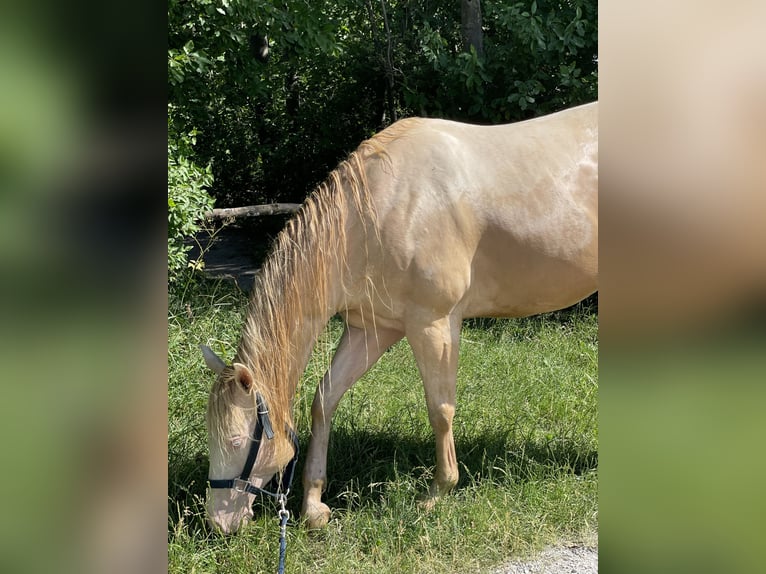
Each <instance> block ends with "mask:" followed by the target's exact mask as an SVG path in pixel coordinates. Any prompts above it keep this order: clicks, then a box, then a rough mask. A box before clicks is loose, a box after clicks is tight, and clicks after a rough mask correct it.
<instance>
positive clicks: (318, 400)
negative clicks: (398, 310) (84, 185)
mask: <svg viewBox="0 0 766 574" xmlns="http://www.w3.org/2000/svg"><path fill="white" fill-rule="evenodd" d="M403 336H404V334H403V333H401V332H399V331H394V330H390V329H380V328H378V329H377V331H376V330H372V329H370V330H365V329H359V328H357V327H352V326H350V325H349V326H347V327H346V330H345V332H344V333H343V336H342V337H341V340H340V344H339V345H338V350H337V351H336V352H335V356H334V357H333V359H332V363H331V364H330V368H329V369H328V371H327V373H325V375H324V377H323V378H322V382H321V383H320V384H319V388H317V392H316V395H314V402H313V403H312V405H311V441H310V442H309V448H308V453H307V455H306V466H305V469H304V471H303V490H304V495H303V506H302V509H301V514H302V515H303V519H304V520H305V522H306V525H307V526H308V527H309V528H322V527H324V526H325V525H326V524H327V522H328V520H329V519H330V507H329V506H327V505H326V504H324V503H323V502H322V492H323V491H324V488H325V486H326V484H327V445H328V442H329V439H330V425H331V422H332V416H333V414H334V413H335V409H336V408H337V407H338V403H339V402H340V399H341V397H342V396H343V394H344V393H345V392H346V391H347V390H348V389H350V388H351V386H352V385H353V384H354V383H355V382H356V381H357V380H358V379H359V378H360V377H361V376H362V375H363V374H364V373H366V372H367V370H368V369H369V368H370V367H371V366H372V365H373V364H375V362H376V361H377V360H378V359H379V358H380V356H381V355H382V354H383V353H384V352H385V350H386V349H388V348H389V347H390V346H391V345H393V344H394V343H396V342H397V341H399V340H400V339H401V338H402V337H403Z"/></svg>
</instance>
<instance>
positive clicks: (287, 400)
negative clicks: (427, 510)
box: [202, 102, 598, 533]
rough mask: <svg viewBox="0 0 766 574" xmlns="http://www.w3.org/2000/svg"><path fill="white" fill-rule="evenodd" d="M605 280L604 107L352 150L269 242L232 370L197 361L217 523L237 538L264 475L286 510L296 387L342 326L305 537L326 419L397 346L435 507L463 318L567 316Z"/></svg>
mask: <svg viewBox="0 0 766 574" xmlns="http://www.w3.org/2000/svg"><path fill="white" fill-rule="evenodd" d="M597 280H598V102H593V103H590V104H585V105H582V106H578V107H574V108H570V109H567V110H564V111H560V112H557V113H554V114H550V115H547V116H542V117H538V118H534V119H530V120H525V121H521V122H517V123H512V124H506V125H496V126H476V125H469V124H464V123H458V122H454V121H448V120H442V119H426V118H407V119H403V120H400V121H398V122H396V123H394V124H393V125H391V126H390V127H388V128H386V129H385V130H383V131H381V132H380V133H378V134H377V135H375V136H373V137H371V138H370V139H368V140H366V141H364V142H362V143H361V144H360V146H359V147H358V148H357V149H356V150H355V151H354V152H352V153H351V154H350V155H349V156H348V158H347V159H346V160H344V161H343V162H341V163H340V164H339V165H338V167H337V168H336V169H335V170H334V171H333V172H332V173H331V174H330V175H329V177H328V178H327V180H326V181H325V182H324V183H322V184H321V185H319V186H318V187H317V188H316V189H315V190H314V192H313V193H312V195H311V196H310V197H309V198H308V199H307V200H306V201H305V202H304V204H303V205H302V207H301V209H300V210H299V211H298V213H297V214H296V215H295V217H294V218H293V219H292V220H291V221H290V222H289V223H288V224H287V225H286V227H285V228H284V229H283V230H282V231H281V233H280V234H279V235H278V237H277V239H276V240H275V242H274V245H273V246H272V249H271V251H270V253H269V255H268V257H267V258H266V261H265V263H264V264H263V266H262V268H261V270H260V272H259V273H258V274H257V276H256V280H255V284H254V286H253V289H252V294H251V297H250V299H249V303H248V307H247V313H246V318H245V320H244V326H243V329H242V334H241V338H240V341H239V345H238V348H237V352H236V356H235V358H234V360H233V362H232V363H231V364H226V363H225V362H224V361H223V360H222V359H221V358H220V357H218V356H217V355H216V354H215V353H214V352H213V351H212V350H211V349H209V348H208V347H205V346H202V347H203V348H202V350H203V354H204V358H205V362H206V363H207V365H208V367H210V368H211V369H212V370H213V371H214V372H215V373H216V374H217V378H216V380H215V382H214V383H213V385H212V387H211V390H210V394H209V399H208V405H207V413H206V418H207V429H208V444H209V449H210V469H209V475H208V477H209V488H208V491H207V503H206V505H207V514H208V520H209V522H210V523H211V524H212V525H213V526H214V527H215V528H217V529H219V530H220V531H222V532H224V533H232V532H235V531H236V530H237V529H238V528H239V527H240V526H241V525H242V524H244V523H245V522H246V521H247V520H248V519H249V518H251V517H252V515H253V511H252V504H253V502H254V496H255V495H256V494H257V493H262V492H266V493H267V494H269V493H270V492H269V491H267V490H266V489H265V485H266V484H268V483H269V482H270V481H271V479H272V478H274V477H275V476H277V477H281V478H282V480H281V483H280V487H279V492H281V493H282V495H284V492H285V491H286V490H287V489H289V480H291V479H292V472H293V470H294V465H295V459H296V457H297V449H298V441H297V439H296V435H295V432H294V431H293V428H292V403H293V400H294V397H295V393H296V387H297V384H298V381H299V379H300V376H301V374H302V373H303V371H304V369H305V368H306V366H307V364H308V362H309V359H310V355H311V352H312V349H313V346H314V344H315V342H316V340H317V339H318V337H319V336H320V335H321V333H322V331H323V329H324V328H325V326H326V324H327V322H328V321H329V320H330V319H331V318H332V317H333V316H334V315H336V314H339V315H340V316H341V317H342V319H343V321H344V323H345V330H344V332H343V334H342V336H341V339H340V342H339V345H338V348H337V351H336V353H335V355H334V357H333V358H332V361H331V363H330V367H329V369H328V370H327V372H326V373H325V375H324V377H323V378H322V380H321V382H320V384H319V386H318V388H317V391H316V394H315V397H314V400H313V403H312V406H311V419H312V421H311V438H310V444H309V447H308V453H307V455H306V463H305V468H304V473H303V487H304V498H303V501H302V506H301V514H302V518H303V520H304V521H305V523H306V525H307V526H308V527H309V528H321V527H323V526H325V525H326V524H327V522H328V520H329V518H330V508H329V507H328V506H327V505H326V504H325V503H323V502H322V493H323V490H324V487H325V485H326V483H327V447H328V440H329V435H330V425H331V420H332V416H333V413H334V412H335V410H336V407H337V406H338V404H339V402H340V400H341V397H342V396H343V394H344V393H345V392H346V391H347V390H348V389H349V388H350V387H351V386H352V385H353V384H354V383H355V382H356V381H357V380H358V379H359V378H360V377H361V376H362V375H363V374H364V373H365V372H366V371H367V370H368V369H369V368H370V367H371V366H372V365H373V364H374V363H375V362H376V361H377V360H378V359H379V358H380V357H381V355H382V354H383V353H384V352H385V351H386V350H387V349H388V348H389V347H391V346H392V345H393V344H395V343H396V342H398V341H399V340H401V339H403V338H406V339H407V341H408V342H409V344H410V346H411V348H412V352H413V354H414V357H415V361H416V364H417V367H418V370H419V373H420V376H421V379H422V382H423V385H424V388H425V395H426V405H427V408H428V418H429V421H430V424H431V427H432V429H433V433H434V438H435V443H436V467H435V472H434V478H433V481H432V483H431V484H430V487H429V489H428V493H427V494H425V495H424V504H425V506H426V507H429V506H432V505H433V503H434V501H435V500H437V499H438V498H439V497H441V496H443V495H444V494H446V493H448V492H449V491H450V490H451V489H452V488H453V487H454V486H455V485H456V483H457V481H458V466H457V458H456V453H455V443H454V439H453V432H452V422H453V418H454V417H455V408H456V405H455V395H456V390H455V386H456V379H457V365H458V347H459V342H460V331H461V325H462V320H463V319H465V318H470V317H501V316H502V317H523V316H529V315H534V314H538V313H542V312H547V311H553V310H557V309H561V308H564V307H568V306H570V305H572V304H574V303H576V302H578V301H580V300H582V299H584V298H585V297H587V296H589V295H591V294H592V293H594V292H595V291H596V290H597ZM264 435H265V438H264ZM243 469H244V470H243ZM286 475H289V480H287V481H286V479H285V477H286ZM237 477H238V478H237ZM271 494H273V493H271Z"/></svg>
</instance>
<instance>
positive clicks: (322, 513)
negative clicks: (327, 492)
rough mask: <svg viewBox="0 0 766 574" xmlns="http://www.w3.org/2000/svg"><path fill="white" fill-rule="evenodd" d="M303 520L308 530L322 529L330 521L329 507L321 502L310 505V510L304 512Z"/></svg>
mask: <svg viewBox="0 0 766 574" xmlns="http://www.w3.org/2000/svg"><path fill="white" fill-rule="evenodd" d="M303 520H304V521H305V523H306V527H307V528H308V529H309V530H318V529H320V528H324V527H325V526H327V523H328V522H329V521H330V507H329V506H327V505H326V504H324V503H323V502H320V503H318V504H312V505H311V508H309V509H306V510H305V511H304V513H303Z"/></svg>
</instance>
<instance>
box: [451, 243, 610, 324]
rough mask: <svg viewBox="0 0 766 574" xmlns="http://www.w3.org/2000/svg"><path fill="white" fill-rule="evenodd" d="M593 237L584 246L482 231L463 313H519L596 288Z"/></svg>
mask: <svg viewBox="0 0 766 574" xmlns="http://www.w3.org/2000/svg"><path fill="white" fill-rule="evenodd" d="M596 250H597V244H596V240H595V237H594V238H593V239H592V240H590V241H589V242H588V243H587V244H586V245H584V246H572V245H569V246H557V247H554V246H551V245H550V244H546V243H543V242H540V243H535V242H523V241H519V240H518V238H513V237H508V236H504V235H503V234H501V233H495V234H489V235H488V236H485V238H484V239H483V240H482V242H481V244H480V245H479V247H478V249H477V251H476V254H475V256H474V259H473V261H472V265H471V284H470V287H469V289H468V291H467V293H466V296H465V298H464V301H463V305H462V309H463V312H462V314H463V316H464V317H487V316H492V317H524V316H528V315H534V314H537V313H544V312H547V311H554V310H556V309H562V308H564V307H568V306H569V305H573V304H574V303H577V302H578V301H580V300H582V299H584V298H585V297H587V296H588V295H590V294H592V293H593V292H595V291H596V289H597V279H598V254H597V251H596Z"/></svg>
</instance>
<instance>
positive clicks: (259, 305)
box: [207, 118, 419, 447]
mask: <svg viewBox="0 0 766 574" xmlns="http://www.w3.org/2000/svg"><path fill="white" fill-rule="evenodd" d="M417 123H419V120H418V118H408V119H405V120H401V121H399V122H397V123H395V124H393V125H392V126H390V127H389V128H387V129H385V130H383V131H382V132H380V133H378V134H376V135H375V136H373V137H372V138H370V139H368V140H365V141H364V142H362V143H361V144H360V146H359V147H358V148H357V149H356V150H355V151H354V152H352V153H351V154H350V155H349V156H348V158H347V159H345V160H344V161H342V162H341V163H340V164H339V165H338V167H337V168H335V170H333V171H332V173H330V175H329V176H328V178H327V179H326V180H325V181H324V182H323V183H322V184H320V185H319V186H318V187H317V188H316V189H315V190H314V192H313V193H312V194H311V195H310V196H309V198H308V199H307V200H306V201H305V202H304V204H303V205H302V206H301V208H300V209H299V211H298V213H297V214H296V215H295V216H294V217H293V218H292V219H291V220H290V221H289V222H288V224H287V226H286V227H285V228H284V229H283V230H282V231H281V232H280V233H279V235H278V236H277V239H276V240H275V242H274V244H273V246H272V248H271V251H270V253H269V255H268V256H267V258H266V261H265V263H264V264H263V267H262V268H261V270H260V272H259V273H258V274H256V277H255V282H254V285H253V289H252V294H251V297H250V300H249V304H248V308H247V316H246V319H245V322H244V327H243V330H242V335H241V338H240V341H239V347H238V350H237V354H236V358H235V360H234V361H235V362H240V363H243V364H245V365H247V366H248V367H249V368H250V369H251V370H252V372H253V375H254V380H255V387H256V388H255V389H254V390H257V391H258V392H259V393H260V394H261V395H262V396H263V397H264V399H265V400H266V403H267V404H268V406H269V412H270V416H271V420H272V424H273V428H274V431H275V433H284V432H285V428H286V426H292V410H293V409H292V400H293V397H294V396H295V391H296V387H297V384H298V381H299V379H300V376H301V374H302V372H301V371H302V369H303V368H305V363H303V361H304V360H305V361H307V360H308V357H303V356H301V355H302V354H304V353H306V349H305V348H303V347H304V345H301V344H297V343H296V340H295V339H296V330H297V331H298V332H300V331H301V330H306V329H308V330H309V332H305V333H303V334H302V336H303V337H304V338H306V339H311V340H310V342H309V350H308V352H310V350H311V348H312V347H313V344H314V342H315V341H316V339H317V337H318V336H319V333H320V332H321V329H322V328H324V326H325V324H326V323H327V321H328V320H329V318H330V317H331V316H332V315H333V314H335V313H336V312H337V311H339V310H340V309H338V308H335V307H336V306H337V304H338V301H337V300H336V299H337V297H338V294H339V293H340V294H341V299H342V298H343V297H342V294H343V293H344V292H345V290H346V288H347V285H346V283H345V280H346V279H347V276H348V275H349V274H348V273H347V271H349V269H348V261H347V254H348V249H347V245H348V240H349V238H348V236H347V231H348V229H349V224H350V223H351V218H352V217H353V218H355V220H356V221H359V222H360V223H361V228H362V229H363V232H364V233H367V232H368V229H372V230H374V232H375V233H377V219H376V215H375V209H374V206H373V203H372V200H371V194H370V190H369V188H368V185H367V177H366V171H365V162H366V161H367V160H368V159H370V158H372V157H374V156H377V157H380V158H381V159H382V160H383V161H385V162H387V163H388V164H389V165H390V158H389V156H388V154H387V151H386V146H387V145H388V144H389V143H390V142H392V141H394V140H396V139H398V138H400V137H402V136H403V135H405V134H406V133H407V132H408V131H409V130H410V129H412V128H413V127H414V126H415V125H416V124H417ZM364 239H366V237H365V238H364ZM364 239H363V240H364ZM355 240H358V238H355ZM340 306H341V308H343V302H342V301H341V302H340ZM300 321H308V322H309V323H310V325H302V324H298V323H299V322H300ZM317 325H319V327H317ZM317 329H319V330H317ZM314 331H315V332H314ZM301 363H303V364H301ZM235 384H236V382H235V381H234V376H233V370H232V369H231V368H226V369H224V371H223V372H222V373H221V375H220V376H219V377H218V378H217V380H216V382H215V383H214V384H213V387H212V389H211V393H210V399H209V401H208V413H207V415H208V425H210V426H209V428H211V429H215V432H214V434H215V435H216V436H217V437H218V439H219V440H220V441H222V442H225V440H226V439H227V438H228V437H230V436H232V435H233V434H234V433H235V432H237V429H241V428H242V427H243V424H244V422H245V421H246V420H248V419H247V417H246V414H245V413H244V412H242V410H241V409H232V408H231V405H232V402H233V398H234V396H233V394H232V393H233V389H232V387H233V385H235ZM252 396H253V408H255V393H252ZM220 446H222V447H223V444H221V445H220Z"/></svg>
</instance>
